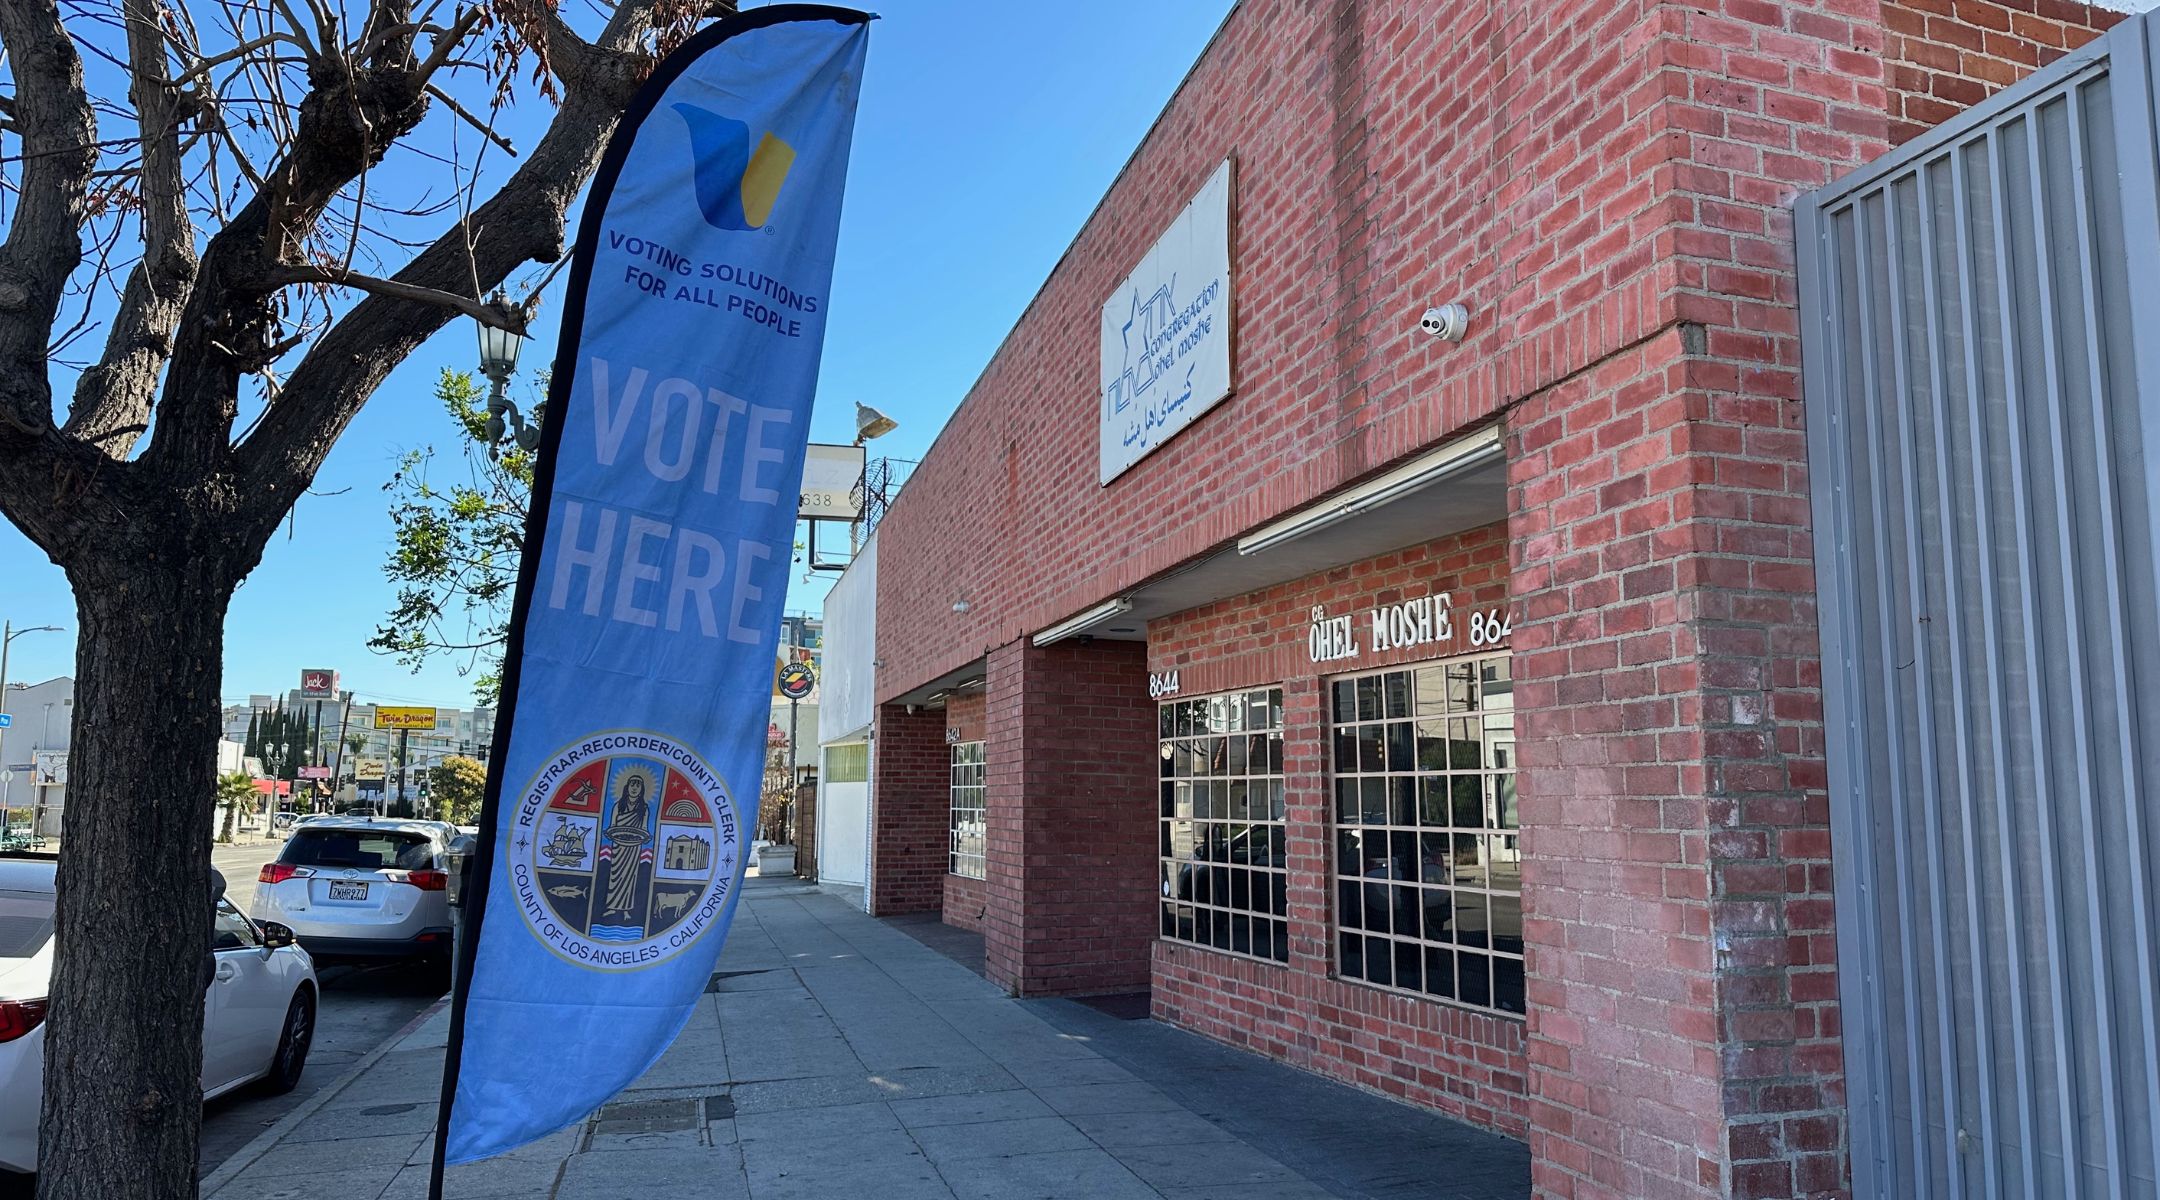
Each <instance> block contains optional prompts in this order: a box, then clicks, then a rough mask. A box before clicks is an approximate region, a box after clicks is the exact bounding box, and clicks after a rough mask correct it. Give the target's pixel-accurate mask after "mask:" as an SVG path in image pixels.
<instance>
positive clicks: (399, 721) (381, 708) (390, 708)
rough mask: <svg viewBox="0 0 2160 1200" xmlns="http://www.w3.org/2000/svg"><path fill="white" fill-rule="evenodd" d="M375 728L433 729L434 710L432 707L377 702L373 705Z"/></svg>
mask: <svg viewBox="0 0 2160 1200" xmlns="http://www.w3.org/2000/svg"><path fill="white" fill-rule="evenodd" d="M375 728H377V729H433V728H435V710H434V709H432V708H400V707H397V706H394V705H388V704H379V705H377V706H376V707H375Z"/></svg>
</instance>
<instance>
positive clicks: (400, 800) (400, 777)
mask: <svg viewBox="0 0 2160 1200" xmlns="http://www.w3.org/2000/svg"><path fill="white" fill-rule="evenodd" d="M411 739H412V730H410V729H400V730H398V731H397V799H396V801H395V803H396V804H397V805H398V806H400V807H403V806H404V804H405V748H406V746H408V745H409V744H410V743H411ZM383 815H384V816H386V817H387V816H389V815H390V814H389V813H388V812H387V811H386V812H384V813H383Z"/></svg>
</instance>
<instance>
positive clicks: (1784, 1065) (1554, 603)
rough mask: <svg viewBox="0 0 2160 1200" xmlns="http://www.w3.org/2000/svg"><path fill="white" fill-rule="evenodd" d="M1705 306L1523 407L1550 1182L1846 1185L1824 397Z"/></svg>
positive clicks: (1547, 1191) (1532, 1027)
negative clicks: (1808, 465)
mask: <svg viewBox="0 0 2160 1200" xmlns="http://www.w3.org/2000/svg"><path fill="white" fill-rule="evenodd" d="M1704 351H1705V340H1704V336H1703V331H1702V330H1701V329H1699V328H1697V327H1693V326H1689V325H1681V326H1676V327H1674V328H1671V329H1669V330H1667V331H1666V332H1664V333H1662V334H1659V335H1657V336H1655V337H1653V338H1651V339H1650V340H1648V341H1646V342H1644V343H1642V344H1640V345H1639V346H1637V347H1635V348H1634V349H1632V350H1629V351H1627V352H1624V353H1622V354H1620V355H1618V356H1615V357H1614V358H1612V359H1609V360H1607V361H1606V362H1605V363H1604V364H1603V365H1601V366H1600V368H1599V369H1598V371H1597V372H1595V373H1594V375H1586V376H1583V377H1579V378H1578V379H1576V380H1573V381H1570V382H1569V383H1567V384H1564V385H1562V386H1560V387H1557V388H1554V389H1552V390H1550V391H1548V392H1546V393H1543V394H1541V395H1540V396H1538V397H1535V398H1533V400H1532V401H1530V402H1529V403H1527V404H1525V405H1524V406H1523V407H1521V408H1520V409H1518V410H1517V411H1516V413H1515V414H1513V417H1512V420H1511V429H1510V433H1511V439H1510V440H1511V447H1510V448H1511V464H1510V475H1511V494H1512V499H1513V509H1514V513H1513V516H1512V518H1511V520H1512V523H1513V524H1512V528H1513V530H1514V532H1515V535H1516V543H1515V554H1516V574H1515V580H1514V584H1515V588H1516V596H1517V597H1518V600H1519V604H1520V609H1519V611H1520V613H1521V616H1520V619H1519V620H1518V622H1517V624H1516V627H1515V671H1516V705H1517V714H1518V715H1517V720H1518V728H1519V732H1520V734H1521V743H1520V751H1521V760H1522V772H1521V776H1520V789H1521V795H1522V825H1523V850H1524V874H1523V880H1524V935H1525V940H1526V942H1527V943H1528V947H1529V974H1530V1013H1529V1018H1528V1030H1527V1032H1528V1039H1529V1041H1528V1056H1529V1073H1530V1078H1529V1090H1530V1100H1531V1114H1530V1143H1531V1152H1532V1157H1533V1161H1534V1164H1535V1165H1534V1181H1535V1185H1536V1188H1535V1194H1536V1195H1537V1196H1538V1197H1540V1198H1541V1200H1545V1198H1552V1200H1559V1198H1562V1197H1565V1198H1567V1200H1621V1198H1632V1197H1643V1196H1660V1197H1668V1196H1669V1197H1720V1198H1723V1197H1733V1198H1735V1200H1738V1198H1743V1197H1745V1198H1755V1197H1788V1196H1829V1195H1835V1194H1838V1189H1839V1188H1840V1187H1841V1185H1842V1182H1843V1178H1844V1160H1843V1157H1842V1145H1843V1129H1842V1123H1843V1114H1842V1100H1843V1097H1842V1079H1841V1061H1840V1058H1839V1053H1838V1043H1837V1040H1836V1039H1837V1010H1836V973H1835V957H1834V945H1833V933H1834V921H1833V917H1832V912H1831V881H1830V864H1829V839H1828V834H1827V829H1826V825H1827V822H1828V818H1829V808H1828V803H1827V800H1826V799H1825V797H1824V793H1823V771H1822V726H1821V706H1820V697H1819V694H1818V691H1817V688H1818V676H1819V673H1820V672H1819V667H1818V664H1817V661H1816V657H1815V654H1816V651H1815V642H1814V602H1813V594H1812V588H1813V576H1812V571H1811V567H1810V560H1809V558H1808V554H1809V547H1808V539H1807V521H1808V510H1807V504H1806V500H1805V488H1806V478H1805V450H1804V445H1803V444H1802V438H1801V434H1800V432H1799V429H1798V424H1799V420H1800V413H1799V409H1798V406H1797V405H1796V404H1794V403H1792V402H1790V401H1789V400H1781V399H1777V398H1774V397H1769V396H1760V397H1750V396H1746V395H1743V394H1735V393H1734V392H1732V391H1729V390H1727V388H1729V387H1730V385H1731V384H1733V383H1734V382H1736V381H1737V380H1738V379H1739V374H1738V373H1737V372H1735V371H1734V370H1732V369H1731V368H1730V367H1729V366H1727V365H1726V364H1722V363H1718V362H1716V361H1714V360H1713V359H1710V358H1708V357H1706V356H1705V353H1704Z"/></svg>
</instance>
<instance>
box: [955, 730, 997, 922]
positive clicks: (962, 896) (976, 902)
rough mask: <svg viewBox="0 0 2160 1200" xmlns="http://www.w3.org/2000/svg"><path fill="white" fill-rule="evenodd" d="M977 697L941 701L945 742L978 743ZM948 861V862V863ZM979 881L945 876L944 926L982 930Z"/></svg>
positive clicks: (980, 884) (980, 885)
mask: <svg viewBox="0 0 2160 1200" xmlns="http://www.w3.org/2000/svg"><path fill="white" fill-rule="evenodd" d="M983 704H984V697H983V696H982V695H981V694H976V695H970V696H954V697H952V698H951V699H949V700H947V701H946V702H945V740H946V742H948V743H953V742H979V741H982V740H983V738H984V736H985V731H986V729H987V728H988V727H987V725H986V723H985V720H984V716H983ZM949 861H950V860H948V862H949ZM983 896H984V887H983V881H982V880H980V879H970V878H968V877H967V876H965V875H951V874H948V875H946V876H945V923H946V924H947V925H956V926H958V927H960V928H962V929H972V930H974V931H976V932H977V933H980V932H982V928H983Z"/></svg>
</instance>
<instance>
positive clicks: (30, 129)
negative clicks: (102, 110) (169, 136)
mask: <svg viewBox="0 0 2160 1200" xmlns="http://www.w3.org/2000/svg"><path fill="white" fill-rule="evenodd" d="M0 46H4V47H5V48H6V50H7V54H8V60H9V66H10V67H11V68H12V70H13V72H14V77H15V95H14V104H15V121H16V124H17V125H18V126H19V127H20V130H21V136H22V143H23V166H22V176H21V181H20V185H19V188H18V193H17V196H16V201H15V211H14V213H13V214H12V220H11V224H10V226H9V228H8V238H7V242H6V243H5V244H0V417H4V419H5V420H6V422H7V423H8V424H10V425H13V426H15V427H17V428H18V429H20V430H22V431H27V432H33V433H34V432H37V431H40V430H43V429H49V428H51V426H52V384H51V383H50V381H48V380H47V379H46V374H45V364H46V358H45V356H46V344H47V341H48V339H50V338H51V336H52V327H53V320H54V318H55V317H56V316H57V315H58V313H59V309H60V297H61V295H62V293H63V292H64V291H65V289H66V287H67V280H68V276H69V275H70V274H71V273H73V271H74V270H75V267H76V265H77V264H78V263H80V262H81V261H82V219H83V201H84V196H85V192H86V189H87V188H88V185H89V179H90V172H91V171H92V170H93V169H95V168H96V166H97V153H98V152H97V146H96V143H97V119H96V117H95V116H93V115H92V113H91V109H90V98H89V96H88V95H87V94H86V93H85V92H84V91H83V65H82V56H81V55H79V54H77V53H76V52H75V44H74V42H73V41H72V40H71V39H70V38H69V37H68V32H67V29H66V28H65V27H64V26H62V25H61V23H60V10H59V8H58V7H57V6H56V5H55V3H54V0H4V2H0Z"/></svg>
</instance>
